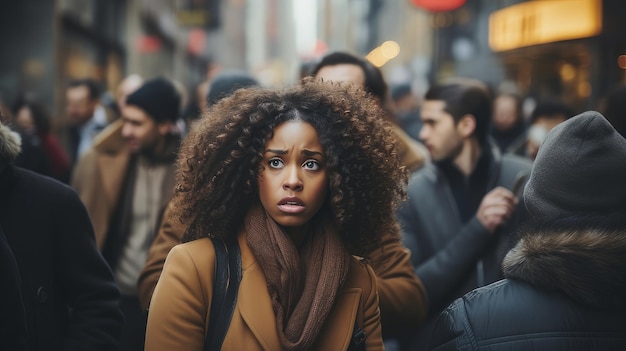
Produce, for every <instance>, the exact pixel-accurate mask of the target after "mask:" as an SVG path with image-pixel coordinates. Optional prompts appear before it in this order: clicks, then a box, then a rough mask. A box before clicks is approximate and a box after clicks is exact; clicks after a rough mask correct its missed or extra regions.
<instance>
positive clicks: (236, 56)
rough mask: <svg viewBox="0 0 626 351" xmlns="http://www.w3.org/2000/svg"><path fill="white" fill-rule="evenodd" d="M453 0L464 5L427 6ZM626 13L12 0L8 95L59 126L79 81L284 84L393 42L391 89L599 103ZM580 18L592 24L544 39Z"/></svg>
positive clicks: (504, 0) (365, 2) (411, 4)
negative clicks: (70, 85) (514, 93)
mask: <svg viewBox="0 0 626 351" xmlns="http://www.w3.org/2000/svg"><path fill="white" fill-rule="evenodd" d="M447 2H449V3H456V4H460V5H458V6H457V7H456V8H455V9H452V10H446V11H440V10H432V9H431V8H428V6H425V5H423V4H426V3H430V4H436V5H441V4H443V3H447ZM550 4H557V5H550ZM558 4H560V5H558ZM520 5H521V6H520ZM549 6H561V7H562V8H564V9H565V8H566V9H569V10H568V11H569V12H567V11H557V12H556V14H554V12H549V11H547V10H546V8H547V7H549ZM576 9H579V10H578V11H577V10H576ZM546 11H547V12H546ZM559 12H563V14H559ZM546 16H549V17H548V20H547V21H544V20H545V18H544V19H541V18H543V17H546ZM594 18H595V20H594ZM624 19H626V2H623V1H621V0H558V1H552V0H544V1H524V0H466V1H462V0H430V1H427V0H401V1H384V0H24V1H4V2H2V5H0V30H1V31H2V33H3V40H2V41H0V48H1V49H2V52H3V55H2V57H1V58H0V94H1V95H0V97H1V98H2V99H3V100H5V101H8V102H10V101H12V100H13V99H14V98H15V97H16V94H18V93H19V92H31V93H33V94H36V95H38V96H39V97H41V98H42V100H43V101H44V102H45V103H46V104H48V105H49V106H50V107H51V110H52V112H53V115H54V116H55V117H56V118H57V119H58V120H59V122H62V120H63V110H64V88H65V85H66V83H67V81H68V80H69V79H71V78H79V77H93V78H96V79H97V80H98V81H100V82H101V83H102V85H103V87H104V88H106V89H107V90H108V91H109V92H111V93H114V89H115V87H116V85H117V84H118V83H119V82H120V81H121V79H122V78H123V77H124V76H126V75H128V74H131V73H138V74H140V75H142V76H144V77H146V78H149V77H152V76H155V75H164V76H167V77H170V78H173V79H176V80H178V81H179V82H181V83H182V84H183V85H184V86H185V87H186V88H187V89H188V90H191V89H192V88H193V87H194V86H195V84H197V83H199V82H200V81H201V80H203V79H205V78H206V74H207V69H208V66H209V64H210V63H215V64H216V65H218V66H220V67H224V68H234V69H245V70H249V71H250V72H251V73H253V74H254V75H255V76H257V77H258V78H259V80H260V81H261V82H262V83H263V84H264V85H268V86H269V85H281V84H290V83H293V82H295V81H296V80H297V79H298V72H299V66H300V64H301V63H302V62H304V61H307V60H315V59H316V58H319V57H320V56H321V55H323V54H325V53H326V52H328V51H335V50H346V51H350V52H353V53H356V54H359V55H363V56H365V55H370V54H372V53H373V52H375V51H376V50H377V49H378V50H379V51H381V52H383V51H385V50H380V48H381V47H382V45H383V44H384V43H393V44H394V45H395V46H394V48H396V49H395V52H394V53H393V55H391V56H390V57H387V58H386V60H385V61H384V62H383V63H382V64H381V69H382V70H383V72H384V73H385V75H386V77H387V79H388V81H389V82H391V83H394V82H407V81H408V82H411V83H415V85H417V86H419V87H421V92H423V91H425V89H426V88H427V85H428V84H430V83H432V82H434V81H437V80H441V79H445V78H446V77H451V76H468V77H475V78H479V79H482V80H485V81H486V82H488V83H489V84H490V85H491V86H492V87H494V88H496V87H497V86H498V85H499V84H501V83H502V82H505V81H508V82H511V83H512V84H514V85H515V86H517V87H518V89H520V93H522V94H524V95H529V96H535V97H538V98H541V97H543V96H556V97H560V98H562V99H564V100H565V101H566V102H569V103H571V104H572V105H573V106H575V107H576V108H578V109H591V108H595V107H596V104H597V101H598V100H599V99H600V97H601V96H602V95H603V94H604V92H605V90H606V89H608V87H609V86H610V85H612V84H613V83H616V82H620V81H621V82H623V81H625V80H626V78H625V77H626V74H625V72H626V70H625V68H626V56H625V55H626V43H625V41H626V36H624V35H622V29H621V25H622V23H623V22H624ZM583 20H584V21H591V22H593V23H595V27H593V23H592V27H593V28H595V29H592V30H590V31H588V32H587V33H581V34H578V37H558V36H554V37H553V38H548V39H546V38H543V36H544V35H545V33H550V32H554V31H555V29H554V28H558V27H568V26H566V25H569V26H574V27H575V26H576V25H579V26H580V23H582V21H583ZM594 21H595V22H594ZM544 22H547V23H551V24H552V25H551V26H546V25H545V24H544ZM498 23H499V24H498ZM503 24H505V25H503ZM568 28H569V27H568ZM540 37H541V38H543V39H538V38H540ZM498 43H499V44H498ZM502 43H504V44H502ZM620 60H621V61H620ZM620 65H621V66H620Z"/></svg>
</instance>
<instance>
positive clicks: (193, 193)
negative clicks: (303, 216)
mask: <svg viewBox="0 0 626 351" xmlns="http://www.w3.org/2000/svg"><path fill="white" fill-rule="evenodd" d="M381 114H382V110H381V107H380V104H379V103H378V102H376V101H375V100H374V99H372V98H369V97H368V95H367V94H366V93H365V92H364V91H363V90H362V89H360V88H359V87H356V86H355V85H347V84H345V85H344V84H335V83H332V82H326V83H324V82H321V81H319V80H316V79H313V78H311V77H309V78H304V79H303V80H302V82H301V84H300V85H298V86H295V87H291V88H287V89H284V90H268V89H262V88H260V87H252V88H245V89H239V90H237V91H236V92H235V93H234V94H233V95H231V96H229V97H226V98H224V99H222V100H220V101H219V102H218V103H217V104H216V105H215V106H213V108H212V109H210V110H208V111H205V113H204V115H203V116H202V118H201V119H199V120H198V121H197V122H196V124H195V125H194V128H192V129H191V132H190V134H189V135H188V136H187V137H186V138H185V140H184V142H183V144H182V146H181V149H180V154H179V160H178V173H177V177H178V178H177V186H176V195H175V197H174V202H175V203H174V206H173V207H174V208H175V211H177V212H176V216H177V217H179V218H180V220H181V221H182V222H185V223H190V226H189V228H188V230H187V232H186V233H185V236H184V240H185V241H190V240H194V239H197V238H202V237H207V236H216V237H231V236H234V235H236V233H237V231H238V230H239V228H240V226H241V225H242V223H243V222H244V217H245V215H246V213H247V211H248V209H249V208H250V207H251V206H252V205H253V204H254V203H256V202H258V201H259V200H258V185H257V177H258V175H259V171H260V169H261V167H262V165H261V160H262V159H263V151H264V148H265V144H266V142H267V141H268V140H269V139H270V138H271V137H272V133H273V130H274V128H276V127H277V126H278V125H280V124H281V123H284V122H286V121H289V120H302V121H305V122H307V123H310V124H311V125H312V126H313V127H314V128H315V129H316V131H317V133H318V135H319V138H320V143H321V144H322V146H323V148H324V153H325V155H326V166H327V171H328V176H329V194H328V197H327V200H326V204H325V205H324V209H326V210H327V211H325V213H330V214H331V215H332V219H333V222H334V223H336V225H337V227H338V229H339V231H338V232H339V233H340V236H341V238H342V240H343V241H344V243H345V244H346V247H347V248H348V249H349V250H350V251H351V252H352V253H354V254H359V255H365V253H366V252H368V251H369V250H370V249H371V248H372V246H373V245H376V244H377V241H378V240H379V238H380V235H381V234H382V233H388V232H391V233H393V234H396V235H397V234H398V228H397V225H396V224H395V220H394V211H395V207H396V206H397V205H398V203H399V201H401V200H403V199H404V197H405V186H406V182H407V177H408V173H407V171H406V169H405V168H404V167H403V166H402V165H401V163H400V161H399V158H398V155H397V153H396V150H395V147H394V144H395V142H394V138H393V136H392V132H391V127H390V125H389V124H388V123H387V122H385V121H384V120H383V119H382V118H381V117H380V116H381ZM320 211H322V210H320Z"/></svg>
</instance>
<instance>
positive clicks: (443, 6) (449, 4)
mask: <svg viewBox="0 0 626 351" xmlns="http://www.w3.org/2000/svg"><path fill="white" fill-rule="evenodd" d="M410 1H411V4H413V5H414V6H416V7H419V8H421V9H423V10H426V11H430V12H444V11H453V10H456V9H458V8H459V7H461V6H463V4H465V0H410Z"/></svg>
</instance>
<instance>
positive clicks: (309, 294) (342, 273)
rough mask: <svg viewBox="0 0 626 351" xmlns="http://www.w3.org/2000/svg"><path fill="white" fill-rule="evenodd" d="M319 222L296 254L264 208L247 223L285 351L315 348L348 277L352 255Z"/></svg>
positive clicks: (325, 223) (253, 211)
mask: <svg viewBox="0 0 626 351" xmlns="http://www.w3.org/2000/svg"><path fill="white" fill-rule="evenodd" d="M321 222H322V223H316V225H315V226H314V229H313V230H312V233H311V235H310V237H309V238H307V239H306V240H307V241H306V244H305V246H304V247H303V248H302V251H301V252H298V249H297V248H296V246H295V244H294V243H293V241H292V240H291V239H290V238H289V236H288V235H287V234H286V233H285V232H284V231H283V230H282V229H281V228H280V227H279V226H278V224H276V222H274V220H272V218H270V217H269V216H268V215H267V213H266V212H265V210H264V209H263V208H262V207H261V206H257V207H254V208H252V209H251V210H250V212H249V213H248V215H247V217H246V231H247V241H248V246H249V247H250V249H251V250H252V253H253V254H254V256H255V258H256V260H257V261H258V262H259V264H260V266H261V268H262V269H263V273H264V274H265V278H266V279H267V286H268V290H269V293H270V296H271V298H272V307H273V308H274V313H275V314H276V324H277V327H278V335H279V337H280V341H281V344H282V346H283V348H284V349H285V350H306V349H309V348H311V346H312V345H313V343H314V342H315V339H316V338H317V335H318V334H319V331H320V329H321V328H322V325H323V324H324V321H325V320H326V317H327V316H328V313H329V312H330V309H331V307H332V306H333V305H334V303H335V297H336V296H337V292H338V291H339V288H340V287H341V286H342V285H343V283H344V281H345V280H346V276H347V275H348V268H349V266H348V264H349V260H350V254H349V253H348V251H347V250H346V249H345V248H344V246H343V244H342V242H341V239H340V238H339V235H338V234H337V233H336V232H335V230H334V229H333V226H332V225H331V224H330V223H329V221H327V220H324V221H321Z"/></svg>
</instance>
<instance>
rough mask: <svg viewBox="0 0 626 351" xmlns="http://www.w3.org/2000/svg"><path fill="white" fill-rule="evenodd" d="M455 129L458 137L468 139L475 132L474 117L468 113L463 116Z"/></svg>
mask: <svg viewBox="0 0 626 351" xmlns="http://www.w3.org/2000/svg"><path fill="white" fill-rule="evenodd" d="M456 129H457V132H458V133H459V135H461V136H462V137H464V138H469V137H470V136H472V135H473V134H474V132H475V131H476V117H474V116H473V115H471V114H469V113H468V114H466V115H464V116H463V117H461V119H460V120H459V122H458V123H457V124H456Z"/></svg>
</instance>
